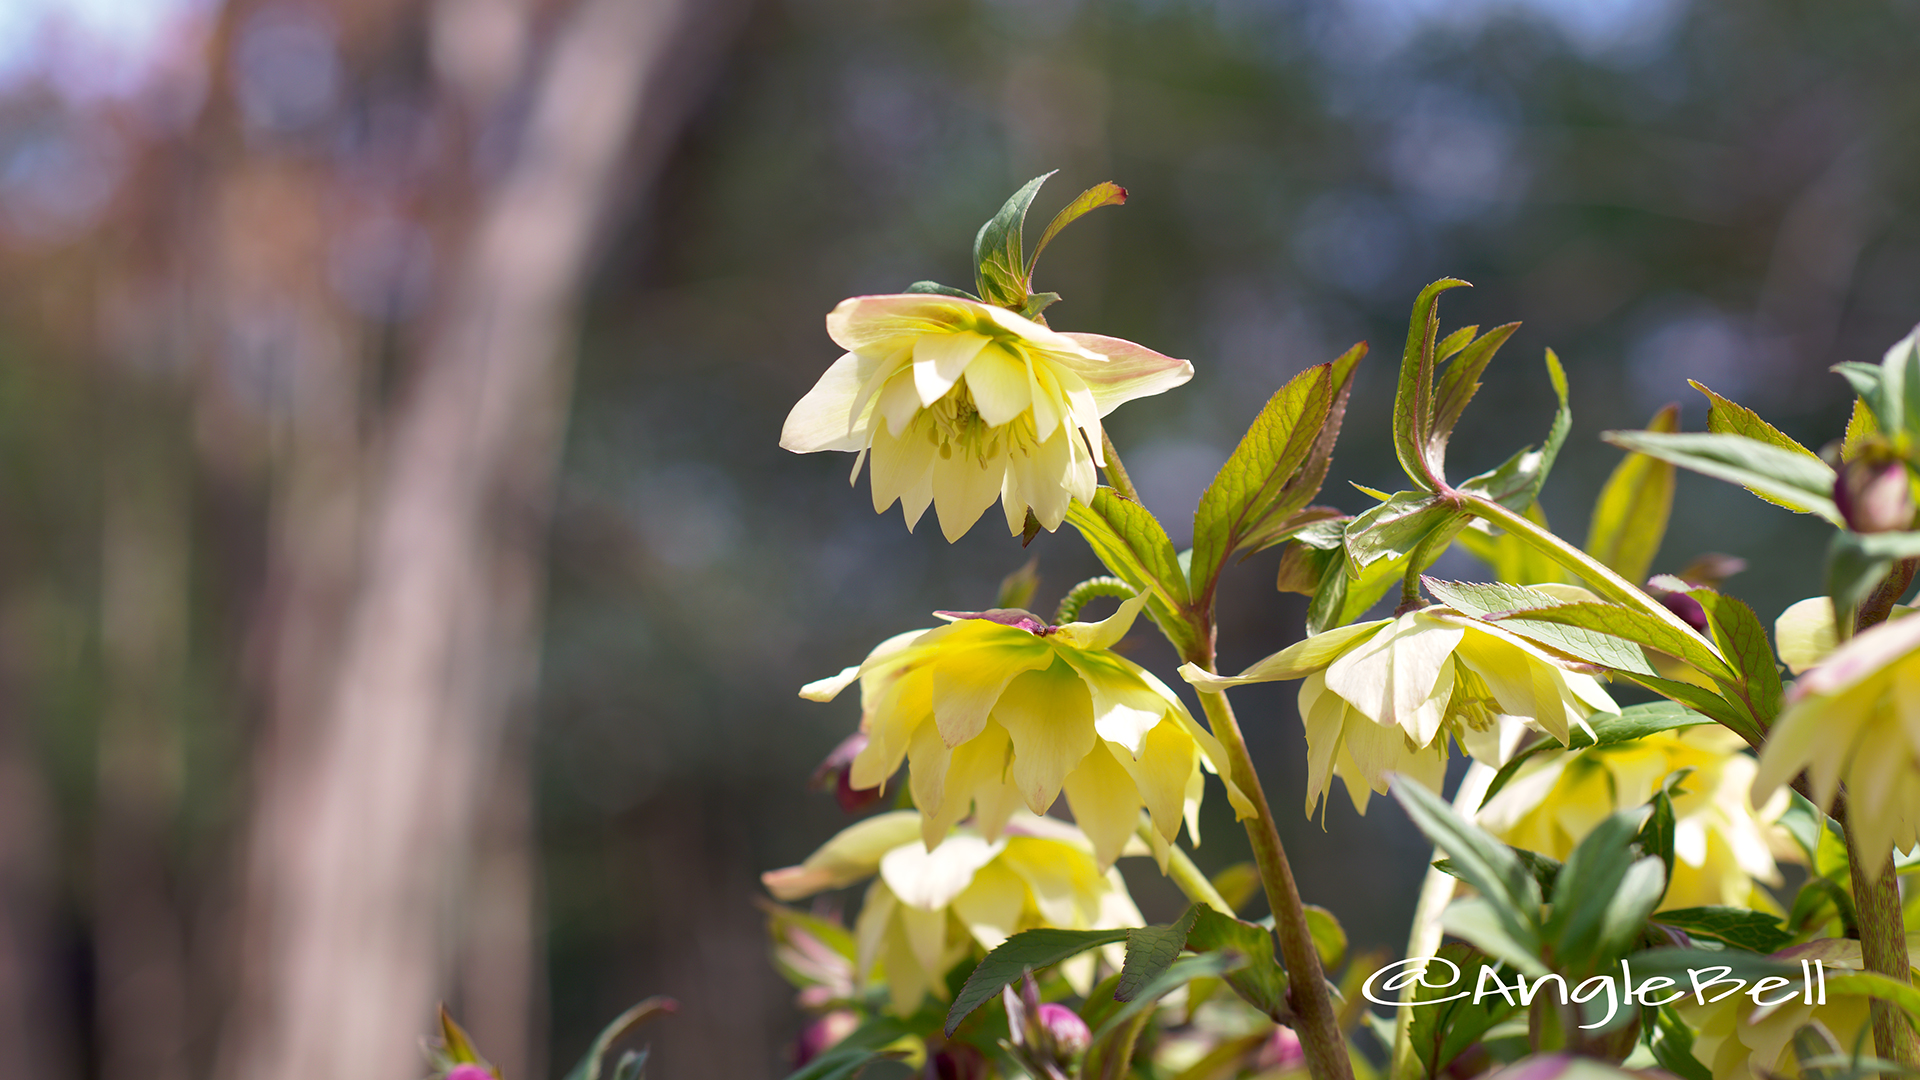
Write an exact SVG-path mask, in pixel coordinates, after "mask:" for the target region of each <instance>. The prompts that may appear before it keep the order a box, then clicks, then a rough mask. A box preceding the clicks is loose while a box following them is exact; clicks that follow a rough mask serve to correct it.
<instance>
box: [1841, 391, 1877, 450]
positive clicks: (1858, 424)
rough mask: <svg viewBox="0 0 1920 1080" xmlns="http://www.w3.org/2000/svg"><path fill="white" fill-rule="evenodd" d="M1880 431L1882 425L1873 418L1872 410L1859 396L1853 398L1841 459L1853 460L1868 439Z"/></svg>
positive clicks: (1842, 443) (1842, 444)
mask: <svg viewBox="0 0 1920 1080" xmlns="http://www.w3.org/2000/svg"><path fill="white" fill-rule="evenodd" d="M1879 433H1880V425H1879V424H1877V423H1875V422H1874V420H1873V412H1872V410H1870V409H1868V408H1867V403H1866V402H1864V401H1861V400H1860V399H1859V398H1854V399H1853V412H1851V413H1849V414H1848V415H1847V437H1846V439H1845V440H1843V441H1842V442H1841V444H1840V460H1842V461H1852V460H1853V459H1855V458H1857V457H1859V456H1860V451H1861V449H1862V448H1864V447H1865V446H1866V443H1867V440H1868V439H1870V438H1872V437H1873V436H1875V435H1878V434H1879Z"/></svg>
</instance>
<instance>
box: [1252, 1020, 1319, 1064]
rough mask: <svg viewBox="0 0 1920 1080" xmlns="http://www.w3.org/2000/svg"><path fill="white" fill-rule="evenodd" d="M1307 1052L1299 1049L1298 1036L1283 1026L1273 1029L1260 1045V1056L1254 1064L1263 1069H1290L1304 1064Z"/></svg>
mask: <svg viewBox="0 0 1920 1080" xmlns="http://www.w3.org/2000/svg"><path fill="white" fill-rule="evenodd" d="M1306 1061H1307V1052H1306V1051H1305V1050H1303V1049H1301V1048H1300V1036H1299V1035H1297V1034H1295V1033H1294V1030H1293V1029H1292V1028H1290V1027H1287V1026H1286V1025H1285V1024H1282V1025H1281V1026H1279V1027H1277V1028H1274V1029H1273V1034H1272V1035H1271V1036H1269V1037H1268V1038H1267V1041H1266V1042H1264V1043H1261V1044H1260V1056H1259V1058H1257V1059H1256V1062H1255V1063H1256V1064H1257V1065H1259V1067H1260V1068H1261V1069H1262V1070H1265V1069H1292V1068H1297V1067H1299V1066H1301V1065H1304V1064H1306Z"/></svg>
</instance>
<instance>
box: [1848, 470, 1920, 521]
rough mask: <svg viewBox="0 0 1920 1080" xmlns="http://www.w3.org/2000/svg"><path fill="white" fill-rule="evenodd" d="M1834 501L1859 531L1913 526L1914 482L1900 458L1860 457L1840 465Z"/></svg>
mask: <svg viewBox="0 0 1920 1080" xmlns="http://www.w3.org/2000/svg"><path fill="white" fill-rule="evenodd" d="M1833 502H1834V505H1835V506H1837V507H1839V508H1840V516H1841V517H1843V518H1845V519H1846V522H1847V528H1849V529H1852V530H1853V531H1854V532H1857V533H1879V532H1893V531H1895V530H1897V529H1906V528H1910V527H1912V525H1913V485H1912V483H1911V482H1910V481H1909V480H1908V478H1907V466H1906V463H1905V462H1902V461H1900V460H1899V459H1897V458H1896V459H1893V460H1890V461H1888V460H1880V461H1875V460H1872V459H1870V458H1865V457H1863V458H1858V459H1856V460H1853V461H1850V462H1847V463H1846V464H1845V465H1843V466H1841V467H1840V474H1839V475H1838V476H1836V477H1835V478H1834V481H1833Z"/></svg>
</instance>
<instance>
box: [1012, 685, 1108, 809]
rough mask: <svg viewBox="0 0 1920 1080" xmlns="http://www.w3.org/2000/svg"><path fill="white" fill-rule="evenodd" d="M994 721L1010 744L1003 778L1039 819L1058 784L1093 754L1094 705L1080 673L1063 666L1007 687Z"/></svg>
mask: <svg viewBox="0 0 1920 1080" xmlns="http://www.w3.org/2000/svg"><path fill="white" fill-rule="evenodd" d="M993 719H994V720H995V721H996V722H997V723H999V725H1000V726H1001V727H1003V728H1006V729H1007V737H1008V738H1010V739H1012V740H1013V762H1012V764H1011V765H1009V766H1008V767H1007V773H1008V778H1009V779H1010V780H1011V781H1012V783H1013V786H1014V787H1015V788H1017V789H1018V790H1019V792H1020V795H1021V797H1022V798H1024V799H1025V800H1026V803H1027V809H1029V810H1032V811H1033V812H1034V813H1036V814H1044V813H1046V811H1047V807H1049V806H1051V805H1053V800H1054V799H1056V798H1058V797H1059V795H1060V785H1061V782H1062V781H1064V780H1065V779H1066V776H1067V774H1068V773H1069V772H1072V771H1073V769H1074V768H1075V767H1076V766H1078V765H1079V764H1080V760H1081V759H1082V758H1084V757H1086V756H1087V752H1088V751H1089V750H1091V749H1093V744H1094V739H1095V735H1094V731H1093V703H1092V701H1091V700H1090V699H1089V698H1088V695H1087V687H1086V684H1085V683H1083V682H1081V681H1080V676H1079V673H1078V672H1076V671H1074V670H1073V668H1072V667H1071V666H1070V665H1068V664H1067V663H1065V662H1064V661H1060V662H1056V663H1055V664H1054V665H1053V666H1052V667H1049V668H1045V669H1041V670H1035V671H1029V672H1027V673H1025V674H1023V675H1021V676H1020V677H1019V678H1016V679H1014V680H1013V681H1012V682H1011V683H1009V684H1007V688H1006V692H1005V693H1003V694H1001V695H1000V700H999V702H998V703H997V704H996V705H995V706H994V709H993Z"/></svg>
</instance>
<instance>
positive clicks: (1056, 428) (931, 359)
mask: <svg viewBox="0 0 1920 1080" xmlns="http://www.w3.org/2000/svg"><path fill="white" fill-rule="evenodd" d="M827 334H828V335H829V336H831V337H832V338H833V340H834V342H835V343H836V344H838V345H839V346H840V347H841V348H843V349H846V350H847V353H846V355H844V356H842V357H841V358H840V359H838V360H836V361H834V364H833V366H832V367H830V368H828V369H827V373H826V374H825V375H822V376H821V377H820V381H819V382H818V383H815V384H814V387H813V389H812V390H809V391H808V392H807V395H806V396H805V397H803V398H801V399H800V403H799V404H797V405H795V406H794V407H793V411H792V412H791V413H790V414H788V416H787V422H786V426H785V427H784V428H782V429H781V432H780V445H781V446H783V447H785V448H786V449H788V450H792V451H794V452H796V453H802V454H809V453H813V452H814V451H816V450H846V451H850V452H854V453H858V454H859V455H860V458H859V459H858V460H856V461H855V462H854V466H853V476H854V478H855V479H857V478H858V477H859V475H860V465H861V463H862V462H864V461H866V460H867V455H868V454H869V453H871V454H872V462H873V468H872V484H873V508H874V511H875V512H876V513H878V512H884V511H885V510H886V509H887V507H889V506H892V505H893V503H894V501H895V500H899V502H900V504H901V509H902V510H903V511H904V512H905V514H906V518H907V528H909V529H911V528H913V526H914V524H915V523H916V522H918V521H919V520H920V515H921V514H922V513H924V512H925V511H926V509H927V504H928V503H929V502H931V503H933V505H934V509H935V511H936V512H937V513H938V514H939V517H940V530H941V532H943V533H945V534H946V537H947V539H948V540H950V541H951V540H958V539H959V538H960V537H961V536H962V535H964V534H965V533H966V531H967V530H968V529H970V528H972V527H973V523H974V522H975V521H977V520H979V518H980V515H981V514H982V513H983V512H985V510H986V509H987V507H989V506H991V505H993V501H994V500H995V499H999V500H1000V505H1001V507H1002V509H1004V510H1005V511H1006V516H1007V527H1008V529H1009V530H1010V531H1012V532H1013V533H1014V534H1016V535H1017V534H1019V532H1020V531H1021V529H1022V527H1023V526H1024V525H1025V524H1026V515H1027V511H1028V510H1029V509H1031V510H1032V511H1033V514H1034V517H1036V518H1037V519H1039V521H1040V524H1042V525H1044V526H1045V527H1046V528H1048V529H1057V528H1059V527H1060V523H1061V522H1062V521H1063V520H1065V518H1066V514H1067V505H1068V503H1069V502H1070V501H1071V500H1072V499H1075V498H1077V499H1079V500H1080V501H1082V502H1087V501H1089V500H1091V499H1092V498H1093V489H1094V485H1095V482H1096V478H1095V473H1094V469H1095V466H1096V465H1103V464H1105V462H1106V458H1105V454H1104V452H1103V450H1102V441H1101V435H1100V419H1101V417H1104V416H1106V415H1107V414H1108V413H1110V412H1112V411H1113V410H1114V409H1115V408H1117V407H1118V406H1119V405H1120V404H1121V403H1122V402H1126V401H1131V400H1133V399H1134V398H1137V397H1147V396H1149V395H1152V394H1158V393H1162V392H1164V391H1166V390H1171V389H1172V388H1174V387H1176V386H1179V385H1180V384H1181V383H1183V382H1186V381H1187V380H1188V379H1189V378H1191V377H1192V376H1193V365H1192V364H1189V363H1188V362H1187V361H1185V360H1175V359H1173V358H1172V357H1170V356H1162V355H1161V354H1159V353H1157V352H1154V351H1153V350H1152V349H1148V348H1145V347H1143V346H1140V345H1135V344H1134V343H1132V342H1130V341H1122V340H1120V339H1118V338H1110V337H1103V336H1101V335H1099V334H1066V333H1060V332H1058V331H1055V330H1051V329H1048V328H1047V327H1046V326H1044V325H1042V324H1041V323H1038V322H1035V321H1033V320H1032V319H1028V318H1026V317H1025V316H1022V315H1019V314H1017V313H1015V312H1012V311H1009V310H1007V309H1006V308H1002V307H995V306H993V305H991V304H983V303H980V302H978V301H975V300H970V299H966V298H964V297H955V296H943V295H937V294H929V293H902V294H898V295H888V296H856V297H853V298H851V299H849V300H843V301H841V302H840V305H839V306H838V307H836V308H834V309H833V312H832V313H831V314H829V315H828V316H827Z"/></svg>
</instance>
